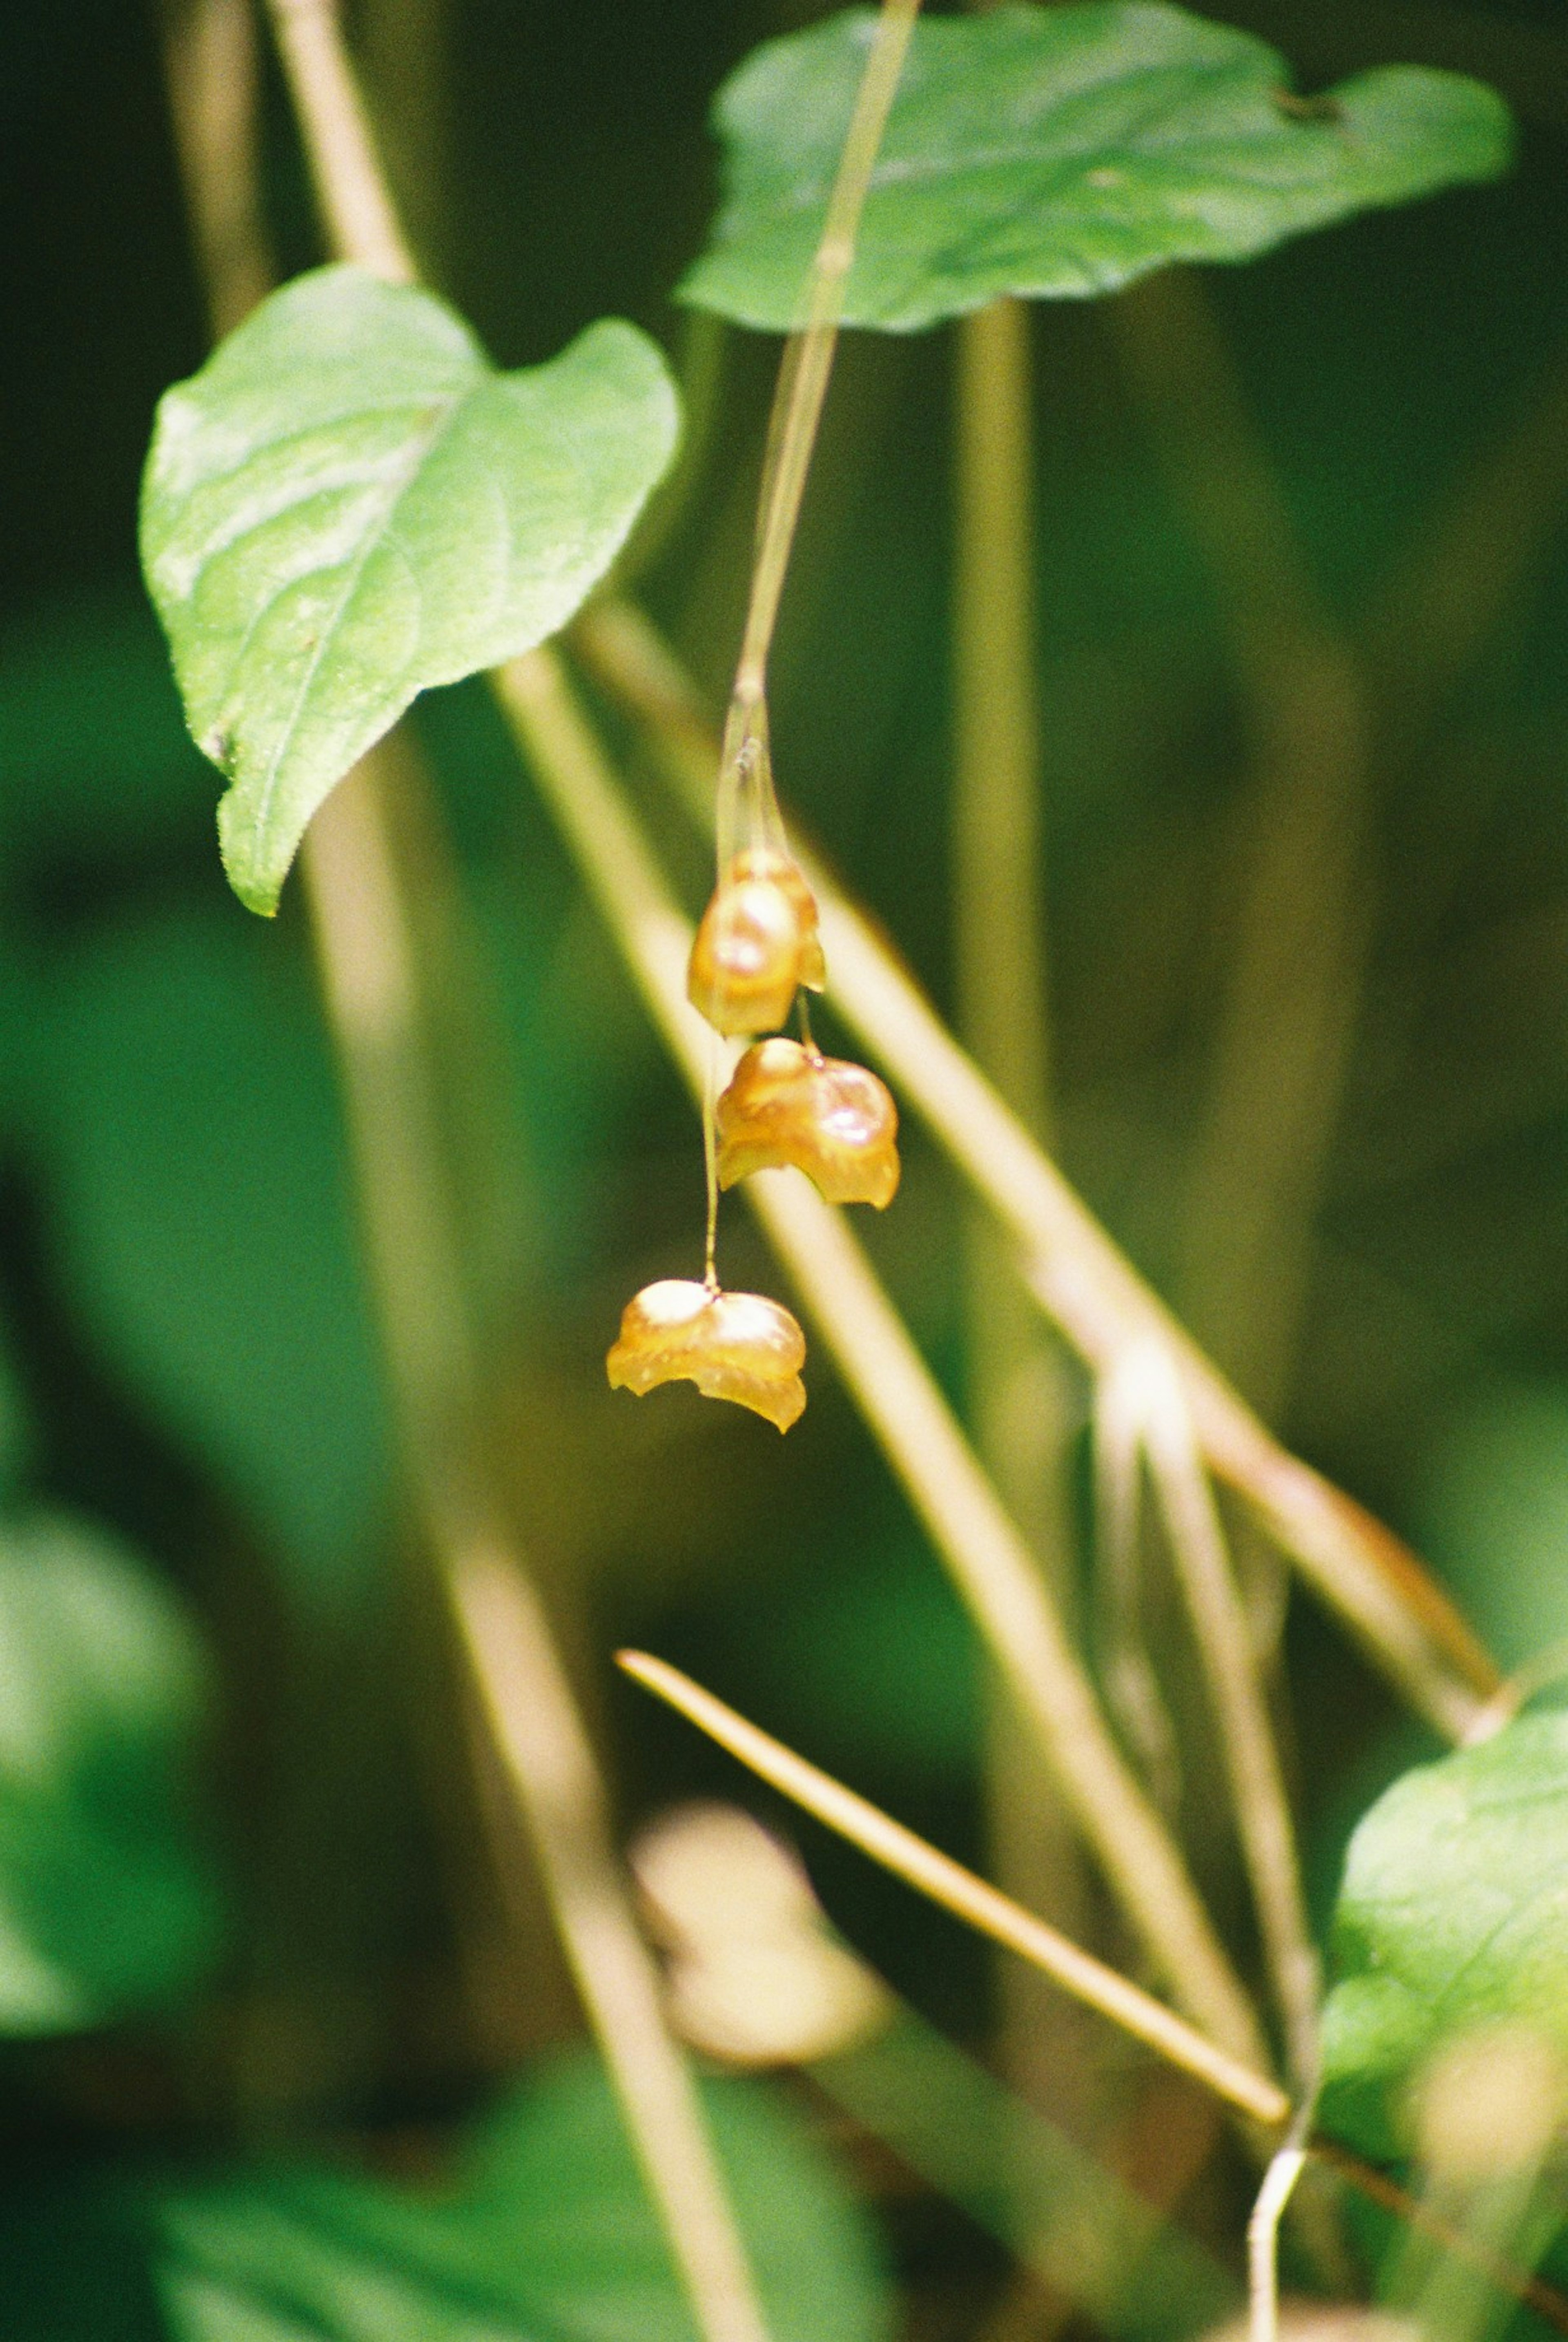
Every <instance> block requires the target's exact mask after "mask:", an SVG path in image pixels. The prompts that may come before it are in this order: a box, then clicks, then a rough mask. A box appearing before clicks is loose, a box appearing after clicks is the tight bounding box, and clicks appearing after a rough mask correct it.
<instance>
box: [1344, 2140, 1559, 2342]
mask: <svg viewBox="0 0 1568 2342" xmlns="http://www.w3.org/2000/svg"><path fill="white" fill-rule="evenodd" d="M1310 2147H1311V2153H1312V2157H1313V2161H1314V2162H1317V2163H1321V2164H1323V2166H1324V2167H1326V2168H1327V2169H1328V2170H1330V2171H1333V2172H1334V2173H1335V2174H1337V2176H1338V2177H1340V2178H1341V2179H1343V2180H1344V2181H1346V2182H1347V2184H1348V2185H1349V2186H1350V2187H1353V2188H1355V2189H1356V2190H1357V2191H1358V2193H1360V2194H1361V2195H1363V2196H1364V2197H1366V2199H1367V2201H1368V2202H1369V2203H1371V2204H1376V2205H1379V2206H1380V2207H1382V2209H1383V2211H1385V2212H1392V2213H1393V2215H1394V2217H1396V2218H1398V2219H1401V2220H1405V2221H1408V2222H1409V2224H1410V2226H1411V2227H1413V2228H1419V2229H1421V2230H1422V2231H1423V2233H1424V2234H1425V2235H1426V2236H1429V2237H1432V2238H1433V2240H1434V2241H1435V2242H1436V2243H1437V2244H1440V2245H1441V2246H1442V2247H1443V2250H1444V2251H1445V2252H1449V2253H1452V2254H1453V2257H1454V2258H1455V2260H1462V2261H1465V2262H1467V2263H1468V2264H1469V2266H1470V2267H1472V2268H1473V2269H1478V2270H1479V2271H1480V2272H1481V2274H1482V2275H1483V2277H1487V2278H1488V2279H1489V2280H1490V2281H1491V2283H1492V2284H1493V2285H1494V2286H1495V2287H1497V2289H1498V2291H1499V2292H1500V2293H1505V2294H1508V2295H1510V2296H1511V2297H1512V2298H1513V2300H1515V2301H1522V2302H1523V2303H1524V2304H1525V2305H1526V2306H1527V2307H1529V2308H1531V2309H1533V2310H1535V2311H1536V2312H1537V2313H1538V2314H1539V2316H1541V2317H1543V2318H1544V2319H1545V2320H1546V2322H1547V2324H1548V2325H1549V2326H1554V2327H1556V2328H1557V2331H1558V2332H1559V2334H1568V2294H1564V2293H1563V2292H1562V2291H1561V2290H1560V2289H1559V2288H1558V2287H1556V2286H1554V2285H1552V2284H1550V2283H1549V2282H1548V2281H1547V2279H1546V2278H1545V2277H1537V2276H1535V2275H1533V2273H1532V2272H1531V2271H1529V2270H1527V2269H1522V2268H1520V2267H1517V2266H1516V2265H1515V2263H1513V2261H1511V2260H1509V2259H1508V2258H1507V2257H1506V2255H1504V2254H1502V2253H1498V2252H1495V2251H1493V2249H1492V2248H1491V2247H1489V2246H1488V2245H1486V2244H1484V2243H1483V2241H1482V2240H1481V2239H1480V2238H1479V2237H1475V2236H1473V2234H1472V2233H1471V2232H1470V2230H1469V2229H1467V2228H1464V2227H1455V2226H1454V2224H1453V2222H1452V2221H1449V2220H1445V2219H1444V2218H1443V2215H1442V2214H1441V2213H1440V2212H1437V2211H1435V2210H1433V2207H1432V2205H1431V2204H1430V2203H1429V2202H1427V2201H1426V2200H1425V2198H1423V2197H1420V2196H1413V2195H1412V2193H1411V2191H1410V2190H1409V2188H1408V2187H1401V2185H1400V2183H1399V2181H1398V2180H1397V2179H1394V2178H1393V2177H1391V2176H1390V2175H1389V2173H1387V2172H1386V2171H1380V2170H1379V2169H1378V2167H1377V2166H1376V2165H1375V2164H1372V2163H1366V2162H1363V2159H1362V2157H1360V2156H1359V2155H1353V2154H1352V2153H1351V2151H1350V2149H1349V2148H1348V2147H1342V2146H1341V2145H1340V2144H1339V2142H1338V2140H1337V2139H1331V2138H1321V2137H1316V2138H1313V2140H1312V2141H1311V2143H1310Z"/></svg>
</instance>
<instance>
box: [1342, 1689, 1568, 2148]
mask: <svg viewBox="0 0 1568 2342" xmlns="http://www.w3.org/2000/svg"><path fill="white" fill-rule="evenodd" d="M1334 1937H1335V1955H1336V1966H1337V1968H1338V1972H1339V1976H1340V1981H1339V1983H1337V1984H1336V1985H1335V1987H1334V1989H1333V1993H1332V1994H1331V1995H1330V1997H1329V2001H1328V2006H1327V2007H1326V2009H1325V2011H1324V2018H1323V2104H1322V2119H1323V2126H1324V2127H1325V2128H1326V2129H1329V2130H1332V2131H1333V2132H1335V2133H1336V2134H1337V2135H1338V2136H1340V2137H1343V2138H1347V2139H1349V2140H1350V2141H1351V2142H1352V2143H1353V2145H1355V2146H1358V2147H1362V2148H1363V2149H1364V2150H1365V2151H1366V2152H1367V2153H1369V2154H1373V2155H1378V2156H1393V2155H1396V2154H1399V2153H1401V2152H1403V2150H1404V2148H1405V2147H1407V2145H1408V2139H1407V2137H1406V2135H1405V2128H1404V2106H1403V2101H1404V2097H1405V2095H1406V2093H1407V2091H1408V2088H1409V2086H1410V2085H1411V2083H1412V2082H1413V2081H1414V2080H1415V2079H1416V2078H1417V2077H1419V2075H1420V2073H1421V2071H1422V2069H1423V2067H1424V2066H1425V2065H1426V2064H1427V2062H1428V2060H1429V2059H1430V2058H1431V2057H1433V2054H1434V2053H1435V2052H1436V2051H1438V2050H1440V2049H1441V2048H1442V2047H1443V2045H1444V2044H1445V2043H1446V2042H1448V2041H1451V2040H1453V2039H1455V2038H1457V2037H1459V2036H1460V2035H1463V2034H1465V2033H1470V2032H1473V2031H1475V2030H1478V2029H1479V2028H1481V2027H1486V2026H1490V2025H1493V2024H1496V2023H1505V2024H1506V2023H1512V2024H1518V2025H1523V2026H1526V2027H1530V2028H1531V2029H1533V2030H1534V2031H1536V2032H1539V2033H1540V2034H1541V2035H1542V2036H1543V2037H1544V2038H1545V2039H1546V2040H1547V2041H1549V2042H1552V2043H1554V2044H1555V2045H1556V2047H1558V2048H1559V2050H1560V2051H1562V2052H1563V2054H1564V2055H1565V2056H1568V1714H1563V1713H1556V1714H1549V1715H1543V1716H1526V1717H1524V1718H1523V1719H1522V1720H1521V1721H1520V1722H1518V1723H1516V1724H1513V1725H1511V1726H1509V1727H1508V1729H1507V1730H1506V1731H1505V1732H1500V1733H1499V1734H1498V1735H1497V1736H1496V1737H1495V1738H1494V1739H1492V1740H1487V1741H1483V1742H1482V1743H1481V1745H1480V1746H1477V1747H1474V1748H1466V1749H1462V1750H1461V1751H1460V1752H1459V1753H1458V1755H1456V1756H1453V1757H1443V1759H1442V1760H1441V1762H1439V1763H1438V1764H1435V1765H1423V1766H1420V1767H1417V1768H1416V1770H1415V1771H1414V1772H1412V1773H1406V1774H1404V1775H1403V1777H1402V1778H1401V1779H1399V1780H1397V1781H1396V1782H1395V1783H1394V1785H1393V1788H1391V1789H1389V1790H1388V1791H1386V1792H1385V1794H1384V1795H1383V1797H1380V1798H1379V1799H1378V1801H1377V1803H1376V1805H1375V1806H1373V1808H1372V1810H1371V1812H1370V1813H1369V1814H1368V1815H1366V1817H1365V1818H1364V1819H1363V1821H1362V1823H1361V1824H1360V1826H1359V1827H1358V1828H1357V1830H1356V1832H1355V1835H1354V1837H1353V1838H1352V1839H1351V1842H1350V1850H1349V1853H1348V1855H1347V1856H1346V1858H1345V1874H1344V1883H1343V1887H1341V1890H1340V1898H1339V1905H1338V1908H1337V1911H1336V1913H1335V1917H1334Z"/></svg>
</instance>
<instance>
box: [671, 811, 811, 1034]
mask: <svg viewBox="0 0 1568 2342" xmlns="http://www.w3.org/2000/svg"><path fill="white" fill-rule="evenodd" d="M824 980H825V971H824V966H823V956H822V944H821V941H820V939H819V938H818V936H817V931H816V900H815V897H814V895H813V894H812V891H811V888H810V887H809V886H807V885H806V883H805V880H804V877H803V876H801V872H800V868H799V866H798V864H796V863H795V862H794V861H792V860H791V858H790V856H788V855H787V854H778V853H775V852H774V850H773V848H772V847H770V846H764V847H759V848H757V849H756V850H755V851H754V852H752V853H748V854H737V855H736V856H735V858H734V861H733V862H732V863H731V865H730V866H729V870H728V872H727V874H726V876H724V879H723V880H722V881H721V882H720V884H719V885H718V886H715V887H714V892H713V895H712V896H711V897H710V899H709V903H708V907H707V909H706V910H705V911H704V913H703V921H702V925H701V926H699V928H698V929H697V934H696V940H695V942H694V944H693V946H692V957H691V965H690V966H689V968H688V970H687V973H686V992H687V995H688V996H689V998H690V1000H691V1003H692V1006H693V1007H694V1008H696V1009H699V1010H700V1011H701V1013H702V1014H703V1016H705V1017H706V1018H707V1020H708V1023H709V1024H710V1025H712V1026H714V1029H715V1031H717V1032H720V1033H726V1034H734V1033H766V1032H769V1031H771V1030H772V1028H773V1027H774V1026H775V1025H782V1024H783V1023H784V1020H785V1018H786V1017H787V1016H788V1015H789V1013H790V1010H791V1008H792V1007H793V1006H794V996H795V994H796V992H797V991H798V989H799V988H800V986H802V985H804V986H805V988H806V990H807V991H808V992H820V991H821V990H822V987H823V984H824Z"/></svg>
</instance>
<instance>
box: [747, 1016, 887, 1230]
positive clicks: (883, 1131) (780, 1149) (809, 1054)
mask: <svg viewBox="0 0 1568 2342" xmlns="http://www.w3.org/2000/svg"><path fill="white" fill-rule="evenodd" d="M715 1120H716V1124H717V1128H718V1140H719V1153H718V1172H719V1185H720V1186H721V1187H733V1186H734V1184H735V1181H736V1180H737V1179H746V1178H749V1177H750V1176H751V1174H752V1173H753V1172H754V1171H774V1170H777V1169H778V1168H779V1167H780V1166H783V1165H785V1164H793V1165H794V1168H795V1169H796V1170H797V1171H804V1173H805V1176H806V1177H807V1178H808V1179H809V1180H811V1182H812V1183H813V1185H814V1186H815V1187H817V1188H818V1189H819V1190H820V1191H821V1193H822V1195H823V1196H825V1198H826V1199H827V1201H828V1202H829V1203H830V1204H874V1205H875V1206H876V1208H877V1210H878V1211H879V1212H880V1211H883V1210H884V1209H885V1208H886V1206H888V1205H889V1204H890V1203H891V1202H892V1201H893V1198H894V1193H895V1191H896V1189H897V1186H898V1172H899V1163H898V1146H897V1139H898V1108H897V1107H896V1106H894V1103H893V1098H892V1096H891V1094H890V1093H889V1091H888V1089H887V1086H886V1085H885V1084H884V1083H883V1082H879V1081H878V1080H877V1077H876V1076H875V1075H874V1074H873V1073H868V1072H867V1071H866V1068H865V1067H864V1066H854V1065H849V1064H847V1063H846V1062H845V1061H844V1059H843V1058H841V1057H819V1056H816V1054H815V1053H814V1051H813V1050H810V1049H803V1048H802V1046H801V1045H800V1043H799V1042H798V1041H785V1040H782V1039H780V1040H774V1041H759V1042H758V1043H757V1044H756V1045H755V1046H754V1048H750V1049H748V1050H747V1051H746V1053H745V1056H744V1057H743V1058H742V1059H741V1061H740V1064H739V1065H738V1066H736V1067H735V1070H734V1075H733V1076H732V1077H731V1080H730V1085H729V1087H728V1088H727V1089H726V1090H725V1091H724V1095H723V1096H722V1097H721V1098H720V1099H719V1102H718V1107H717V1112H716V1116H715Z"/></svg>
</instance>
